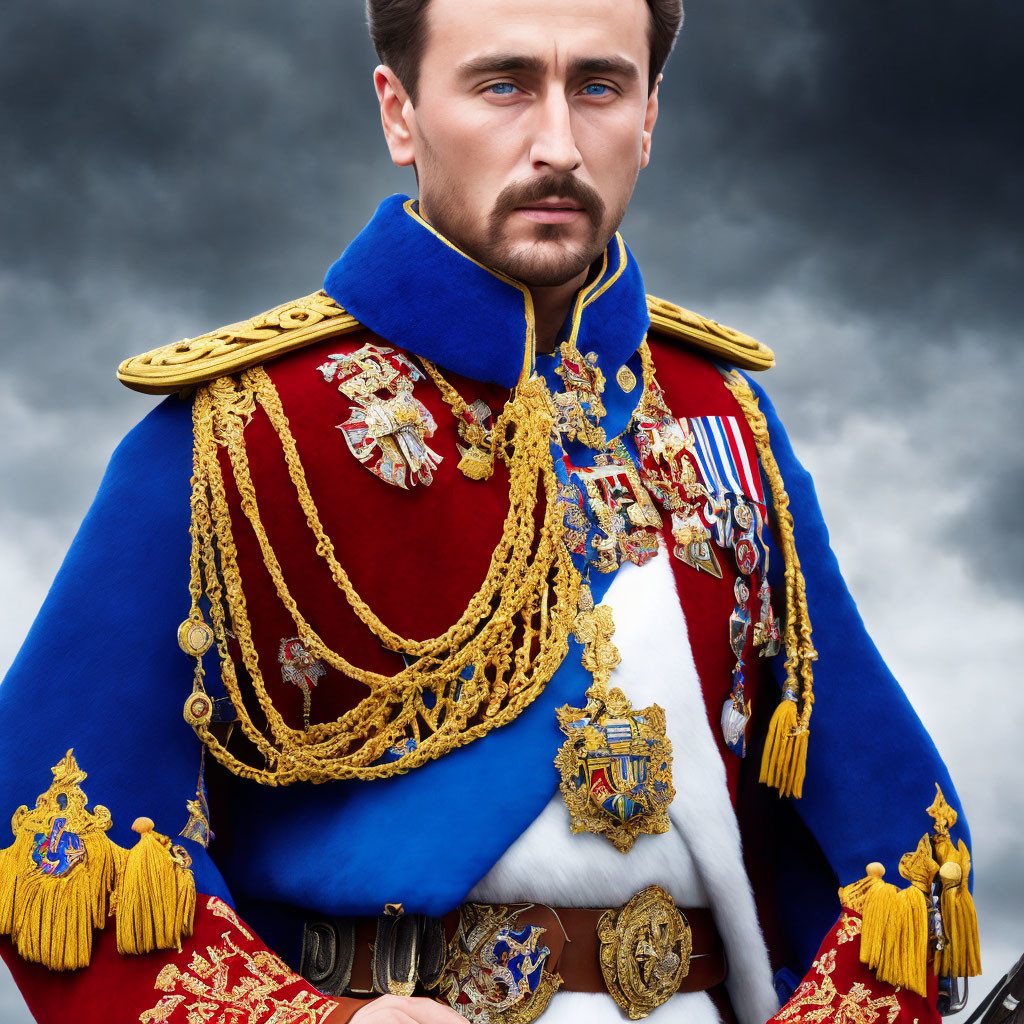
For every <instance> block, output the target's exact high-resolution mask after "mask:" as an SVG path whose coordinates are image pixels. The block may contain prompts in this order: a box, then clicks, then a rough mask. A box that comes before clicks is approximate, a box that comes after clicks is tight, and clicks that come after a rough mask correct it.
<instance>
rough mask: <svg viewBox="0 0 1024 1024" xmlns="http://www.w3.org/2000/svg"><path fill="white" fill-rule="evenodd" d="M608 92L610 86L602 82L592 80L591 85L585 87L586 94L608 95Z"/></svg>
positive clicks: (584, 93)
mask: <svg viewBox="0 0 1024 1024" xmlns="http://www.w3.org/2000/svg"><path fill="white" fill-rule="evenodd" d="M607 94H608V86H607V85H602V84H601V83H600V82H591V83H590V85H586V86H584V87H583V95H584V96H606V95H607Z"/></svg>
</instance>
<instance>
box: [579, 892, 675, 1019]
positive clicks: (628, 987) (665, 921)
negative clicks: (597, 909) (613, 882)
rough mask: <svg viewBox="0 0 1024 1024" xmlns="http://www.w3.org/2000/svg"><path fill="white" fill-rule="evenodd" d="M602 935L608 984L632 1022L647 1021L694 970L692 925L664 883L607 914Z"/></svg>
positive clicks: (603, 971) (600, 929)
mask: <svg viewBox="0 0 1024 1024" xmlns="http://www.w3.org/2000/svg"><path fill="white" fill-rule="evenodd" d="M597 937H598V939H599V941H600V943H601V953H600V958H601V974H602V975H603V976H604V983H605V985H606V986H607V987H608V991H609V993H611V996H612V998H613V999H614V1000H615V1002H617V1003H618V1004H619V1006H621V1007H622V1009H623V1010H625V1011H626V1013H628V1014H629V1019H630V1020H640V1019H641V1018H643V1017H646V1016H647V1015H648V1014H649V1013H650V1012H651V1011H652V1010H655V1009H657V1008H658V1007H659V1006H661V1004H662V1003H664V1002H665V1001H666V1000H668V999H669V997H670V996H673V995H675V993H676V992H678V991H679V986H680V984H681V983H682V980H683V978H685V977H686V975H687V974H689V972H690V954H691V952H692V951H693V936H692V935H691V933H690V925H689V923H688V922H687V920H686V918H685V917H683V915H682V914H681V913H680V912H679V909H678V908H677V907H676V905H675V903H674V902H673V901H672V897H671V896H670V895H669V894H668V893H667V892H666V891H665V890H664V889H662V888H661V886H659V885H651V886H648V887H647V888H646V889H643V890H641V891H640V892H638V893H637V894H636V895H635V896H634V897H633V898H632V899H631V900H630V901H629V902H628V903H627V904H626V905H625V906H624V907H620V908H619V909H618V910H608V911H606V912H605V913H604V914H603V915H602V917H601V920H600V921H599V922H598V924H597Z"/></svg>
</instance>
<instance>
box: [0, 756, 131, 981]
mask: <svg viewBox="0 0 1024 1024" xmlns="http://www.w3.org/2000/svg"><path fill="white" fill-rule="evenodd" d="M52 772H53V782H52V783H51V785H50V788H49V789H48V790H47V791H46V792H45V793H43V794H42V795H41V796H40V797H39V799H38V800H37V801H36V806H35V807H34V808H33V809H32V810H31V811H30V810H29V809H28V808H27V807H25V806H22V807H20V808H18V810H17V811H16V812H15V815H14V818H13V819H12V822H11V828H12V831H13V832H14V835H15V841H14V843H13V845H12V846H10V847H8V848H7V849H6V850H4V851H3V852H2V853H0V933H3V934H7V935H10V937H11V941H12V942H13V943H14V946H15V948H16V949H17V951H18V953H19V955H20V956H21V957H22V958H24V959H25V960H28V961H31V962H33V963H39V964H43V965H44V966H45V967H48V968H49V969H51V970H58V971H66V970H75V969H77V968H80V967H85V966H87V965H88V963H89V960H90V957H91V956H92V942H93V930H94V929H97V928H103V927H104V925H105V924H106V920H107V914H108V907H109V903H110V894H111V892H112V890H113V888H114V886H115V885H116V882H117V874H118V865H119V863H120V855H119V853H118V850H119V847H116V846H115V845H114V844H113V843H112V842H111V841H110V840H109V839H108V838H107V836H106V832H107V830H108V829H109V828H110V826H111V820H110V812H109V811H107V809H106V808H105V807H101V806H99V805H97V806H96V807H95V808H94V809H93V811H91V812H90V811H87V810H86V803H87V801H88V798H87V797H86V795H85V793H84V792H83V791H82V789H81V783H82V782H83V781H84V780H85V778H86V773H85V772H83V771H82V770H81V769H80V768H79V767H78V764H77V762H76V761H75V758H74V755H73V752H72V751H71V750H69V751H68V752H67V754H66V755H65V757H64V759H63V760H62V761H61V762H60V763H59V764H57V765H55V766H54V768H53V769H52ZM121 852H122V853H123V851H121Z"/></svg>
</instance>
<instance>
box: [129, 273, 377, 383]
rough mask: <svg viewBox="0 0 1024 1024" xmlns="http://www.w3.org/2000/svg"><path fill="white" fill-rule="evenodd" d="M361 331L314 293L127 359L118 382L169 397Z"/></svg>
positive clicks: (325, 296) (351, 318) (341, 311)
mask: <svg viewBox="0 0 1024 1024" xmlns="http://www.w3.org/2000/svg"><path fill="white" fill-rule="evenodd" d="M360 326H361V325H360V323H359V321H358V320H356V318H355V317H354V316H352V315H351V314H349V313H346V312H345V310H344V309H342V308H341V306H339V305H338V304H337V303H336V302H335V301H334V300H333V299H332V298H331V297H330V296H329V295H328V294H327V293H326V292H314V293H313V294H312V295H306V296H305V297H304V298H301V299H294V300H293V301H292V302H286V303H284V305H282V306H275V307H274V308H273V309H271V310H268V311H267V312H266V313H260V314H259V316H254V317H253V318H252V319H251V320H244V321H242V322H241V323H237V324H229V325H228V326H227V327H221V328H220V329H219V330H216V331H211V332H210V333H209V334H201V335H200V336H199V337H198V338H191V339H187V338H186V339H185V340H183V341H176V342H174V344H172V345H164V346H163V347H162V348H157V349H154V350H153V351H152V352H146V353H144V354H143V355H141V356H133V357H132V358H131V359H126V360H125V361H124V362H123V363H122V364H121V365H120V366H119V367H118V368H117V379H118V380H119V381H120V382H121V383H122V384H124V385H125V386H126V387H129V388H131V389H132V390H133V391H142V392H144V393H145V394H147V395H170V394H174V393H175V392H177V391H183V390H187V389H188V388H194V387H197V386H198V385H199V384H202V383H204V382H205V381H208V380H213V379H214V378H215V377H223V376H224V375H225V374H228V373H238V372H240V371H241V370H245V369H248V368H249V367H250V366H256V365H258V364H259V363H265V362H268V361H269V360H271V359H274V358H276V357H277V356H280V355H284V353H285V352H291V351H292V350H294V349H297V348H302V347H304V346H305V345H312V344H313V342H314V341H320V340H321V339H323V338H330V337H332V336H334V335H339V334H348V333H349V332H350V331H355V330H358V329H359V327H360Z"/></svg>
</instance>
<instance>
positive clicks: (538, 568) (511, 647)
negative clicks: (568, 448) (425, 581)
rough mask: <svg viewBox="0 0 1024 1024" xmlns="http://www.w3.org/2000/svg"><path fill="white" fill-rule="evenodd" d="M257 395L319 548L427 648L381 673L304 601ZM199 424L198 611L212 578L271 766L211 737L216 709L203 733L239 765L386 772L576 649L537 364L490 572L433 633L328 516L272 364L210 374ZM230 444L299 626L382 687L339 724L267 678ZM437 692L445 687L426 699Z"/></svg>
mask: <svg viewBox="0 0 1024 1024" xmlns="http://www.w3.org/2000/svg"><path fill="white" fill-rule="evenodd" d="M446 383H447V382H446ZM449 386H450V385H449ZM452 390H453V391H454V389H452ZM257 406H259V407H260V408H262V409H263V410H264V412H265V414H266V415H267V418H268V420H269V422H270V423H271V425H272V426H273V428H274V430H275V431H276V433H277V435H278V438H279V440H280V442H281V447H282V451H283V454H284V458H285V462H286V464H287V467H288V472H289V476H290V478H291V481H292V484H293V486H294V487H295V490H296V494H297V497H298V501H299V504H300V506H301V508H302V510H303V512H304V514H305V517H306V522H307V524H308V525H309V527H310V530H311V531H312V533H313V535H314V538H315V540H316V545H317V552H318V554H319V555H320V556H321V557H322V558H323V559H324V560H325V562H326V563H327V565H328V567H329V569H330V571H331V575H332V578H333V579H334V581H335V583H336V585H337V586H338V588H339V589H340V590H341V592H342V593H343V594H344V596H345V598H346V600H347V601H348V603H349V604H350V606H351V607H352V608H353V610H354V611H355V613H356V615H357V616H358V617H359V618H360V620H361V621H362V622H363V623H364V624H365V625H366V626H367V628H369V629H370V631H371V632H372V633H373V634H374V635H375V636H377V637H378V638H379V639H380V640H381V642H382V643H383V644H384V645H385V646H386V647H388V648H389V649H390V650H394V651H397V652H399V653H401V654H405V655H407V656H409V657H414V658H416V659H417V660H416V661H415V662H414V663H413V664H411V665H409V666H408V667H406V668H405V669H403V670H402V671H400V672H398V673H397V674H395V675H393V676H387V675H382V674H380V673H376V672H370V671H367V670H364V669H360V668H358V667H357V666H355V665H353V664H351V663H350V662H349V661H348V660H347V659H345V658H344V657H343V656H342V655H341V654H340V653H339V652H337V651H334V650H332V649H331V648H330V647H329V646H328V645H327V644H326V643H325V642H324V640H323V639H322V638H321V637H320V636H319V634H318V633H317V632H316V631H315V630H314V629H313V628H312V626H311V625H310V624H309V622H308V621H307V620H306V619H305V617H304V616H303V615H302V614H301V612H300V611H299V608H298V605H297V603H296V601H295V599H294V597H293V596H292V594H291V591H290V590H289V588H288V585H287V583H286V581H285V578H284V574H283V571H282V568H281V565H280V562H279V561H278V559H277V556H276V554H275V552H274V549H273V546H272V544H271V543H270V540H269V538H268V536H267V533H266V530H265V528H264V526H263V522H262V519H261V516H260V511H259V504H258V501H257V496H256V490H255V486H254V484H253V481H252V477H251V474H250V472H249V463H248V455H247V450H246V444H245V438H244V429H245V425H246V423H247V422H248V419H249V417H250V416H251V415H252V413H253V412H254V411H255V409H256V407H257ZM193 423H194V429H195V449H194V455H195V470H194V483H193V495H192V539H193V553H192V558H191V569H192V579H191V582H190V593H191V595H192V598H193V603H192V616H193V617H195V616H197V615H199V610H198V599H197V597H196V595H197V594H202V593H204V592H205V594H206V596H207V598H208V600H209V601H210V609H211V619H212V623H213V632H214V636H215V638H216V642H217V646H218V650H219V653H220V660H221V672H222V677H223V681H224V686H225V689H226V691H227V694H228V696H229V697H230V698H231V701H232V703H233V705H234V706H235V709H236V711H237V713H238V715H239V724H240V726H241V729H242V731H243V733H244V734H245V736H246V737H247V738H248V739H249V740H250V741H251V742H252V743H253V744H254V746H255V747H256V748H257V750H258V751H259V753H260V754H261V755H262V756H263V759H264V761H265V766H263V767H258V766H253V765H250V764H246V763H245V762H243V761H241V760H240V759H239V758H237V757H236V756H235V755H234V754H232V753H231V752H229V751H228V750H227V749H226V747H225V746H224V745H223V744H222V743H221V742H220V741H219V740H218V739H217V737H216V736H214V734H213V733H212V732H211V730H210V728H209V724H208V722H200V723H198V724H197V725H196V726H195V728H196V731H197V733H198V734H199V736H200V737H201V738H202V740H203V742H204V743H205V744H206V745H207V747H208V748H209V749H210V751H211V753H212V754H213V756H214V757H216V758H217V759H218V760H219V761H221V763H223V764H225V765H226V766H227V767H228V768H229V769H230V770H231V771H232V772H234V773H235V774H237V775H240V776H242V777H245V778H250V779H253V780H255V781H258V782H262V783H266V784H269V785H286V784H289V783H292V782H297V781H311V782H324V781H328V780H332V779H345V778H360V779H371V778H384V777H388V776H391V775H394V774H397V773H400V772H405V771H407V770H409V769H410V768H414V767H417V766H418V765H420V764H423V763H425V762H426V761H428V760H432V759H434V758H436V757H440V756H442V755H443V754H445V753H447V752H448V751H450V750H452V749H454V748H455V747H458V746H461V745H463V744H465V743H468V742H470V741H471V740H473V739H476V738H478V737H479V736H482V735H484V734H485V733H487V732H489V731H490V730H491V729H493V728H496V727H498V726H500V725H504V724H506V723H507V722H510V721H512V720H513V719H514V718H515V717H516V716H517V715H519V714H520V713H521V711H522V710H523V709H524V708H525V707H526V706H527V705H529V704H530V703H531V702H532V701H533V700H534V699H535V698H536V697H537V696H538V695H539V694H540V692H541V691H542V690H543V688H544V686H546V684H547V682H548V680H549V679H550V678H551V676H552V675H553V674H554V672H555V670H556V669H557V667H558V666H559V664H561V661H562V659H563V658H564V656H565V654H566V651H567V649H568V635H569V632H570V629H571V626H572V621H573V617H574V616H575V614H576V609H577V601H578V590H579V582H580V581H579V574H578V573H577V571H576V570H575V568H574V567H573V565H572V561H571V558H570V556H569V554H568V552H567V550H566V549H565V546H564V544H563V543H562V529H563V525H562V522H561V517H560V516H559V514H558V506H557V477H556V476H555V473H554V469H553V466H552V464H551V455H550V448H549V439H550V436H551V429H552V424H553V413H552V410H551V399H550V396H549V395H548V393H547V389H546V387H545V385H544V382H543V381H542V380H541V379H540V378H538V377H534V378H531V379H530V380H529V381H527V382H525V383H524V384H522V385H520V387H518V388H517V389H516V391H515V393H514V394H513V396H512V398H511V400H510V401H509V402H508V403H507V404H506V406H505V409H504V410H503V411H502V413H501V415H500V416H499V417H498V420H497V422H496V423H495V426H494V430H493V432H492V437H493V438H494V439H495V441H494V451H495V452H496V453H497V454H498V455H499V456H500V457H501V458H502V459H503V460H504V461H505V462H506V463H507V464H508V466H509V496H510V501H509V511H508V514H507V516H506V519H505V523H504V527H503V531H502V536H501V540H500V541H499V543H498V545H497V547H496V548H495V551H494V553H493V555H492V558H491V563H490V567H489V569H488V572H487V575H486V578H485V579H484V582H483V584H482V585H481V587H480V589H479V590H478V591H477V593H476V594H474V596H473V597H472V598H471V600H470V602H469V605H468V606H467V608H466V610H465V612H464V613H463V614H462V616H460V618H459V620H458V621H457V622H456V623H455V624H454V625H453V626H452V627H450V628H449V629H448V630H447V631H446V632H445V633H444V634H443V635H441V636H439V637H435V638H433V639H430V640H424V641H417V640H411V639H407V638H404V637H401V636H399V635H398V634H396V633H395V632H394V631H392V630H391V629H389V628H388V627H387V626H386V625H385V624H384V623H383V622H381V620H380V619H379V618H378V617H377V616H376V615H375V614H374V613H373V612H372V610H371V609H370V608H369V606H368V605H367V604H366V603H365V601H363V600H362V598H361V597H360V596H359V594H358V593H357V592H356V590H355V588H354V587H353V586H352V583H351V581H350V580H349V578H348V575H347V574H346V573H345V571H344V569H343V568H342V566H341V565H340V563H339V562H338V560H337V557H336V555H335V551H334V545H333V543H332V542H331V540H330V538H329V537H328V536H327V534H326V533H325V531H324V529H323V525H322V523H321V521H320V517H319V513H318V512H317V509H316V505H315V503H314V501H313V498H312V495H311V494H310V492H309V488H308V485H307V483H306V477H305V473H304V471H303V467H302V463H301V460H300V459H299V455H298V450H297V447H296V445H295V440H294V437H293V436H292V434H291V430H290V427H289V424H288V419H287V417H286V416H285V414H284V410H283V409H282V407H281V402H280V397H279V395H278V393H277V390H276V388H275V387H274V385H273V383H272V381H271V380H270V378H269V376H268V375H267V374H266V372H265V371H264V370H263V369H262V367H255V368H253V369H250V370H247V371H245V372H244V373H243V374H242V376H241V378H240V379H239V380H235V379H233V378H230V377H225V378H220V379H219V380H216V381H213V382H211V383H210V384H209V385H207V386H206V387H204V388H202V389H201V390H200V391H199V392H198V393H197V396H196V400H195V406H194V412H193ZM220 447H224V448H225V449H226V451H227V454H228V458H229V461H230V464H231V469H232V474H233V477H234V480H235V484H236V487H237V490H238V493H239V496H240V508H241V511H242V512H243V514H244V515H245V517H246V519H247V521H248V523H249V525H250V526H251V528H252V531H253V534H254V536H255V538H256V540H257V542H258V544H259V546H260V550H261V554H262V557H263V561H264V564H265V566H266V568H267V571H268V573H269V574H270V577H271V579H272V581H273V583H274V587H275V590H276V592H277V595H278V598H279V599H280V600H281V602H282V603H283V604H284V606H285V607H286V608H287V609H288V611H289V613H290V614H291V616H292V619H293V622H294V623H295V627H296V633H297V635H298V637H299V638H300V639H301V640H302V642H303V644H304V645H305V646H306V648H307V650H309V652H310V653H311V654H312V655H313V656H315V657H318V658H321V659H323V660H324V661H326V662H327V663H328V664H330V665H331V666H332V667H333V668H335V669H336V670H337V671H339V672H341V673H343V674H344V675H346V676H348V677H349V678H351V679H353V680H355V681H357V682H360V683H362V684H364V685H365V686H366V687H367V689H368V691H369V692H368V694H367V696H366V697H365V698H364V699H363V700H362V701H360V702H359V704H358V705H357V706H356V707H354V708H352V709H350V710H349V711H347V712H346V713H345V714H343V715H342V716H341V717H340V718H338V719H336V720H335V721H333V722H327V723H321V724H318V725H314V726H312V727H311V728H310V729H308V730H300V729H293V728H291V727H290V726H288V724H287V723H286V722H285V721H284V719H283V717H282V715H281V714H280V712H279V711H278V710H277V708H276V707H275V706H274V704H273V701H272V700H271V698H270V696H269V694H268V692H267V689H266V686H265V682H264V679H263V675H262V672H261V670H260V666H259V660H258V656H257V652H256V646H255V643H254V641H253V637H252V630H251V624H250V621H249V617H248V613H247V609H246V600H245V591H244V587H243V581H242V576H241V571H240V569H239V565H238V558H237V550H236V548H235V544H234V539H233V535H232V527H231V515H230V509H229V505H228V500H227V496H226V492H225V488H224V479H223V474H222V469H221V463H220V457H219V454H218V452H219V448H220ZM538 491H540V492H541V493H543V495H544V502H545V506H544V516H543V519H542V522H541V525H540V528H539V530H538V528H537V521H536V519H535V516H534V508H535V505H536V500H537V494H538ZM201 568H202V574H201ZM204 578H205V587H204V586H203V580H204ZM229 626H230V630H231V631H232V632H233V633H234V635H235V637H236V638H237V641H238V645H239V649H240V651H241V655H242V661H243V664H244V666H245V669H246V671H247V673H248V676H249V678H250V680H251V683H252V688H253V692H254V694H255V696H256V699H257V702H258V704H259V706H260V709H261V711H262V712H263V714H264V716H265V718H266V721H267V732H264V731H261V730H260V729H259V728H258V727H257V725H256V724H255V723H254V722H253V720H252V718H251V716H250V714H249V712H248V710H247V707H246V702H245V700H244V699H243V695H242V692H241V686H240V683H239V680H238V674H237V671H236V666H235V664H234V662H233V660H232V657H231V654H230V650H229V647H228V643H227V638H228V629H229ZM425 694H430V695H432V697H433V698H434V699H433V702H432V703H431V704H430V706H429V707H428V706H427V704H426V703H425V700H424V695H425ZM268 733H269V734H268ZM409 738H412V739H413V740H414V743H415V745H414V747H413V749H412V750H409V751H408V752H407V753H405V754H404V755H402V756H400V757H399V758H398V759H397V760H395V761H391V762H389V763H386V764H379V763H377V762H378V761H379V760H380V758H381V757H382V756H383V755H384V754H385V753H386V752H387V751H388V750H389V748H391V747H394V746H396V745H398V744H400V743H403V742H404V741H405V740H407V739H409Z"/></svg>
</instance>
